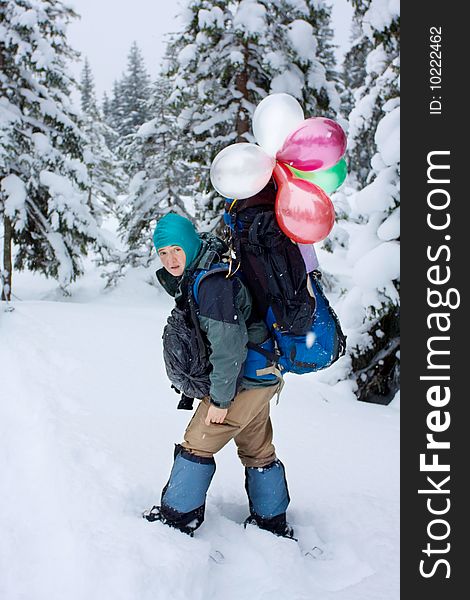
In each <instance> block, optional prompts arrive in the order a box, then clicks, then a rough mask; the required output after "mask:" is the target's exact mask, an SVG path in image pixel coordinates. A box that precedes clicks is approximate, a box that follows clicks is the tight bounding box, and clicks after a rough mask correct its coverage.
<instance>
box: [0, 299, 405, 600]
mask: <svg viewBox="0 0 470 600" xmlns="http://www.w3.org/2000/svg"><path fill="white" fill-rule="evenodd" d="M146 293H147V296H145V297H144V300H141V301H140V302H138V301H136V299H135V297H134V296H133V295H130V294H128V295H127V296H126V295H125V294H123V295H119V294H115V295H114V296H113V295H110V296H108V297H106V296H103V297H100V298H94V299H90V298H86V295H85V296H83V297H82V302H76V301H67V302H51V301H24V302H16V303H15V311H14V312H13V313H8V314H6V313H4V314H3V315H2V319H1V320H0V365H1V367H0V368H1V370H2V373H1V379H2V392H1V402H0V435H1V439H2V447H3V451H2V453H1V455H0V472H1V475H0V487H1V489H2V495H3V498H4V502H3V503H2V508H1V510H0V528H1V532H2V534H1V538H0V539H1V541H0V595H1V597H2V598H5V600H16V599H18V600H19V599H20V598H28V599H31V600H43V599H44V600H46V599H47V600H54V599H56V598H57V599H59V598H61V599H63V598H67V600H84V599H85V598H86V599H87V600H95V599H96V600H104V599H107V598H113V600H115V599H117V600H121V599H122V600H134V599H137V598H138V599H139V600H146V599H147V598H148V599H149V600H150V599H152V600H155V599H158V600H159V599H162V600H168V599H169V598H171V599H176V600H179V599H180V600H189V599H190V598H191V599H192V600H194V599H196V600H198V599H199V598H200V599H202V598H204V599H205V600H218V599H219V598H221V597H223V598H224V599H225V600H235V599H237V600H240V599H245V598H246V599H247V600H248V598H250V600H251V599H254V600H258V599H259V600H265V599H266V598H268V597H270V598H275V599H276V600H283V599H286V600H287V599H288V600H292V599H293V600H307V599H309V598H316V599H320V600H322V599H329V598H335V599H340V600H343V599H344V600H356V599H357V600H359V599H360V600H368V599H371V600H372V599H374V600H377V599H378V598H380V599H381V600H382V599H384V600H392V599H394V600H395V599H396V598H398V451H397V447H398V419H399V416H398V411H397V410H396V409H395V408H394V406H393V405H391V406H390V407H383V406H376V405H366V404H362V403H358V402H356V401H355V400H354V398H353V394H352V392H351V388H350V384H349V383H348V382H342V383H339V384H337V385H336V386H330V385H327V384H326V383H322V382H321V381H320V380H319V378H318V377H316V376H306V377H305V376H303V377H289V378H288V379H287V382H286V386H285V388H284V392H283V394H282V397H281V402H280V404H279V405H278V406H273V409H272V415H273V422H274V431H275V443H276V448H277V451H278V454H279V457H280V458H281V459H282V460H283V462H284V463H285V465H286V470H287V478H288V483H289V490H290V495H291V499H292V502H291V507H290V509H289V514H290V521H291V523H292V524H293V525H294V527H295V528H296V531H297V533H298V534H299V536H300V538H301V542H302V543H307V544H309V543H310V542H312V544H313V543H316V544H317V545H321V546H322V547H323V549H324V550H325V552H326V555H327V557H328V558H329V559H328V560H312V559H306V558H304V557H303V556H302V555H301V552H300V549H299V547H298V545H297V544H296V543H295V542H292V541H290V540H285V539H279V538H275V537H273V536H272V535H270V534H268V533H266V532H262V531H259V530H257V529H254V528H248V529H247V530H244V529H243V527H242V526H241V523H242V522H243V520H244V518H245V517H246V516H247V514H248V507H247V501H246V497H245V491H244V480H243V477H244V475H243V469H242V467H241V465H240V464H239V462H238V459H237V457H236V452H235V449H234V447H233V445H229V446H228V447H226V448H224V450H223V451H222V452H221V453H220V454H219V455H218V456H217V472H216V474H215V477H214V481H213V483H212V486H211V488H210V491H209V495H208V502H207V511H206V522H205V523H204V525H203V526H202V527H201V529H200V530H199V531H198V532H197V533H196V536H195V538H193V539H191V538H188V537H187V536H185V535H183V534H180V533H179V532H177V531H174V530H171V529H169V528H167V527H165V526H162V525H161V524H159V523H154V524H150V523H147V522H146V521H144V520H143V519H141V517H140V514H141V512H142V510H144V509H145V508H148V507H149V506H151V505H152V504H154V503H157V502H158V500H159V495H160V490H161V488H162V486H163V485H164V483H165V482H166V480H167V478H168V474H169V471H170V468H171V462H172V452H173V444H174V443H175V442H179V441H180V440H181V435H182V433H183V431H184V427H185V425H186V423H187V421H188V419H189V416H190V414H189V412H186V411H177V410H176V404H177V400H178V397H177V396H176V394H174V392H173V391H172V390H171V389H170V387H169V384H168V381H167V379H166V376H165V372H164V367H163V364H162V359H161V332H162V328H163V324H164V321H165V318H166V314H167V312H168V308H169V306H170V304H169V303H168V302H167V301H166V300H164V299H163V298H162V297H160V296H159V294H158V293H156V292H154V291H153V290H152V291H151V292H146ZM78 296H79V294H78ZM299 415H300V416H301V418H299ZM214 549H216V550H220V551H221V552H222V553H223V554H224V556H225V561H224V563H223V564H215V563H214V562H212V561H210V560H209V554H210V551H211V550H214Z"/></svg>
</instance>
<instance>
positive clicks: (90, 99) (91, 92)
mask: <svg viewBox="0 0 470 600" xmlns="http://www.w3.org/2000/svg"><path fill="white" fill-rule="evenodd" d="M80 98H81V100H80V104H81V107H82V112H83V113H85V114H87V115H96V114H98V104H97V102H96V94H95V81H94V78H93V73H92V71H91V67H90V63H89V61H88V58H85V62H84V63H83V69H82V74H81V78H80Z"/></svg>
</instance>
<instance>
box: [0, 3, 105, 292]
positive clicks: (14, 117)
mask: <svg viewBox="0 0 470 600" xmlns="http://www.w3.org/2000/svg"><path fill="white" fill-rule="evenodd" d="M75 16H76V15H75V13H74V12H73V10H72V9H71V8H69V7H67V6H66V5H64V4H63V3H62V2H60V1H56V0H54V1H52V0H34V1H33V0H4V1H3V2H2V3H1V4H0V25H1V27H0V67H1V69H0V70H1V77H0V92H1V93H0V97H1V98H2V103H1V105H0V111H1V116H0V124H1V132H2V136H3V137H4V142H5V146H4V150H3V152H2V153H1V171H0V200H1V202H0V211H1V216H2V219H3V235H4V251H3V275H2V279H3V292H2V294H3V298H5V299H9V297H10V295H11V275H12V270H13V269H12V254H13V253H12V243H14V244H15V250H16V254H15V268H17V269H22V268H24V267H28V268H30V269H31V270H33V271H40V272H42V273H44V274H45V275H47V276H52V277H54V278H57V280H58V282H59V284H60V286H61V287H62V289H63V290H64V291H65V290H66V289H67V286H68V285H69V284H70V282H71V281H73V280H74V279H75V278H76V277H77V276H78V275H80V274H81V273H82V264H81V256H82V255H83V254H85V252H86V250H87V247H88V246H93V247H94V249H95V250H96V251H98V252H101V253H103V252H106V251H107V249H108V243H107V242H106V240H105V239H104V238H103V236H102V234H101V232H100V230H99V226H98V222H97V219H96V214H95V210H94V207H93V206H90V205H89V204H88V188H89V185H90V182H89V176H88V172H87V168H86V166H85V163H84V157H83V151H84V146H85V143H86V140H85V138H84V135H83V132H82V131H81V129H80V127H79V125H78V117H77V115H76V113H75V112H74V110H73V108H72V105H71V102H70V98H69V94H70V85H71V84H72V81H71V79H70V75H69V72H68V69H67V59H69V58H71V57H75V52H74V51H73V50H72V49H71V48H70V47H69V46H68V44H67V41H66V25H67V23H68V22H69V21H70V19H72V18H73V17H75ZM5 138H6V139H5Z"/></svg>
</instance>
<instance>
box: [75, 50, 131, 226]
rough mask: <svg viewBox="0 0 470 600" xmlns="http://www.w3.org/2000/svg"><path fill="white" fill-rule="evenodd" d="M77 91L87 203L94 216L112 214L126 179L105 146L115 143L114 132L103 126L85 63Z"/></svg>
mask: <svg viewBox="0 0 470 600" xmlns="http://www.w3.org/2000/svg"><path fill="white" fill-rule="evenodd" d="M80 91H81V105H82V111H83V115H82V121H83V125H82V131H83V133H84V135H85V137H86V139H87V144H86V146H85V151H84V160H85V163H86V165H87V167H88V174H89V177H90V185H89V188H88V203H89V205H90V206H93V207H94V210H95V213H96V214H103V213H110V212H114V209H115V204H116V199H117V196H118V194H119V193H120V192H121V191H123V189H124V187H125V185H126V183H127V180H126V176H125V173H124V169H123V167H122V163H121V161H119V159H118V157H117V156H116V155H115V153H114V152H113V151H112V150H111V149H110V148H109V146H108V140H112V141H114V139H115V132H114V131H113V130H112V129H111V128H110V127H109V126H108V125H106V123H105V122H104V118H103V116H102V114H101V113H100V111H99V109H98V106H97V102H96V94H95V84H94V79H93V74H92V71H91V67H90V64H89V62H88V60H85V64H84V67H83V71H82V77H81V86H80Z"/></svg>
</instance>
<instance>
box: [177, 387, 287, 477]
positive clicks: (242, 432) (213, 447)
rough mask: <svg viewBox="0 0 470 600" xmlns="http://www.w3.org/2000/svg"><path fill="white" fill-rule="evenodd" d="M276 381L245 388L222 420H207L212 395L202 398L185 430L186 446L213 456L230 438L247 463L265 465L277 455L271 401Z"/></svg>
mask: <svg viewBox="0 0 470 600" xmlns="http://www.w3.org/2000/svg"><path fill="white" fill-rule="evenodd" d="M278 388H279V386H278V385H277V384H275V385H271V386H269V387H257V388H250V389H245V390H242V391H241V392H240V393H239V394H237V395H236V396H235V398H234V400H233V402H232V404H231V405H230V407H229V409H228V413H227V416H226V418H225V420H224V422H223V423H211V424H210V425H206V424H205V422H204V421H205V419H206V417H207V411H208V410H209V406H210V403H209V399H208V398H204V399H203V400H201V402H200V404H199V406H198V407H197V409H196V412H195V413H194V415H193V418H192V419H191V421H190V422H189V425H188V427H187V429H186V431H185V434H184V442H183V443H182V444H181V445H182V446H183V448H185V449H186V450H188V451H189V452H191V453H192V454H195V455H197V456H205V457H212V456H213V455H214V454H215V453H216V452H218V451H219V450H221V449H222V448H223V447H224V446H225V445H226V444H227V443H228V442H229V441H230V440H231V439H233V440H235V443H236V445H237V448H238V456H239V458H240V460H241V462H242V464H243V465H244V466H245V467H265V466H267V465H269V464H270V463H272V462H273V460H275V458H276V453H275V449H274V446H273V443H272V439H273V428H272V425H271V419H270V417H269V401H270V400H271V398H272V397H273V396H274V394H275V393H276V392H277V390H278Z"/></svg>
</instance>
